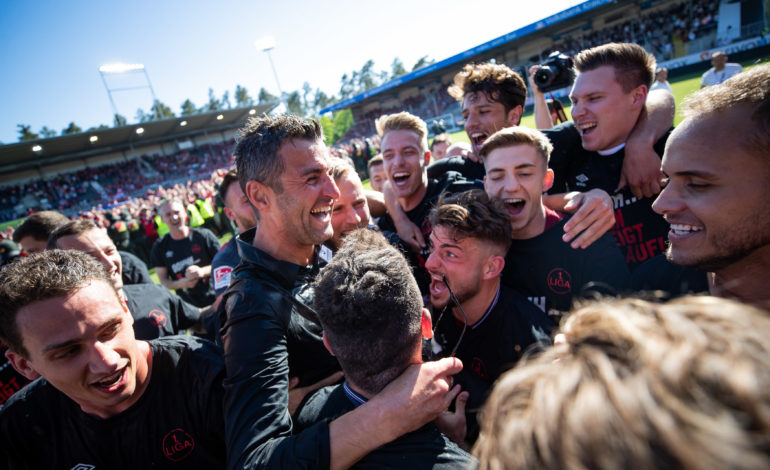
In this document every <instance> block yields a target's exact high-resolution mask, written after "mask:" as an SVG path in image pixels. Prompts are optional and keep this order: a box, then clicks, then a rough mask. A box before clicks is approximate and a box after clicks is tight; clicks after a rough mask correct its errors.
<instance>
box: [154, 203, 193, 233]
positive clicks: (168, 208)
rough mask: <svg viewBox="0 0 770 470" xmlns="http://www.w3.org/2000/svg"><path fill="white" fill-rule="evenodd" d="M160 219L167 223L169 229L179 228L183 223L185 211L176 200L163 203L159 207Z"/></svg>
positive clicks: (185, 217) (185, 215)
mask: <svg viewBox="0 0 770 470" xmlns="http://www.w3.org/2000/svg"><path fill="white" fill-rule="evenodd" d="M159 214H160V219H161V220H162V221H163V223H164V224H166V225H168V227H169V229H171V230H175V231H177V230H180V229H181V228H182V226H184V225H185V220H186V219H187V212H186V211H185V208H184V206H182V204H181V203H180V202H178V201H174V202H170V203H168V204H163V205H162V206H161V207H160V208H159Z"/></svg>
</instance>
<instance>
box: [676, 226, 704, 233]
mask: <svg viewBox="0 0 770 470" xmlns="http://www.w3.org/2000/svg"><path fill="white" fill-rule="evenodd" d="M701 230H703V227H696V226H693V225H686V224H671V231H672V232H674V233H676V234H685V233H690V232H700V231H701Z"/></svg>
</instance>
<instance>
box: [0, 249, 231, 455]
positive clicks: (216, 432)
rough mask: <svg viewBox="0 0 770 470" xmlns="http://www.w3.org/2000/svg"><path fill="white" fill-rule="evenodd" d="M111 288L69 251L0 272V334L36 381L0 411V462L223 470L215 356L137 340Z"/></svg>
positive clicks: (88, 260) (92, 265)
mask: <svg viewBox="0 0 770 470" xmlns="http://www.w3.org/2000/svg"><path fill="white" fill-rule="evenodd" d="M105 237H106V235H105ZM112 282H113V281H112V280H111V279H110V277H109V276H108V275H107V273H106V272H105V271H104V269H103V268H102V267H101V266H100V265H99V264H98V263H97V262H96V261H95V260H94V259H92V257H91V256H89V255H87V254H85V253H81V252H79V251H76V250H47V251H44V252H42V253H38V254H35V255H32V256H30V257H28V258H24V259H22V260H20V261H18V262H16V263H14V264H13V265H11V266H9V267H7V268H5V269H4V270H3V275H2V277H0V338H2V341H3V342H4V343H6V344H7V345H8V347H9V351H8V353H7V356H8V358H9V359H10V361H11V363H12V364H13V367H14V368H15V369H17V370H18V371H19V372H21V373H22V374H24V375H25V376H26V377H27V378H29V379H31V380H34V379H37V380H35V381H34V382H32V383H31V384H30V385H28V386H27V387H26V388H24V389H22V390H21V391H19V392H17V393H16V394H15V395H14V396H13V397H11V399H10V400H9V401H8V402H6V404H5V405H4V407H3V408H2V410H0V466H2V467H3V468H13V469H30V470H32V469H40V468H160V469H163V468H165V469H172V468H180V467H183V468H190V469H195V468H200V469H210V468H224V465H225V443H224V422H223V417H222V407H221V404H222V397H223V390H222V379H223V377H224V365H223V363H222V356H221V354H222V352H221V350H220V349H219V348H217V347H216V346H214V345H213V344H212V343H210V342H208V341H205V340H201V339H197V338H192V337H189V336H187V337H185V336H174V337H165V338H158V339H154V340H151V341H137V340H136V338H135V337H134V331H133V329H132V328H131V325H132V323H133V319H132V317H131V314H130V312H129V311H128V309H127V308H126V306H125V304H123V303H122V302H121V300H120V298H119V297H118V294H117V291H116V290H115V288H114V286H113V284H112Z"/></svg>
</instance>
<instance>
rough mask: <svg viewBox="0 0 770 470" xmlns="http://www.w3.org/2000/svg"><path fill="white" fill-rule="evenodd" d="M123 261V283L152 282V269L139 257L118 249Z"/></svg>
mask: <svg viewBox="0 0 770 470" xmlns="http://www.w3.org/2000/svg"><path fill="white" fill-rule="evenodd" d="M118 253H120V259H121V260H122V262H123V273H122V277H123V284H152V278H151V277H150V271H148V270H147V265H146V264H144V261H142V260H141V259H139V257H137V256H135V255H133V254H131V253H129V252H127V251H118Z"/></svg>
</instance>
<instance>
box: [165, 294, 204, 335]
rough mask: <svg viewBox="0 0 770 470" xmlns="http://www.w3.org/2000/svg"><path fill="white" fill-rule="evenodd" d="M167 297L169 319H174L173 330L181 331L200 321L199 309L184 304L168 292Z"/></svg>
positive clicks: (180, 299)
mask: <svg viewBox="0 0 770 470" xmlns="http://www.w3.org/2000/svg"><path fill="white" fill-rule="evenodd" d="M166 290H168V289H166ZM169 295H170V298H169V309H170V311H171V317H172V318H173V319H174V324H175V325H174V326H175V330H176V331H182V330H186V329H187V328H191V327H193V326H196V325H197V324H198V323H199V322H200V319H201V311H200V309H199V308H198V307H196V306H195V305H192V304H189V303H187V302H185V301H184V300H182V298H181V297H179V296H178V295H175V294H172V293H171V292H170V291H169Z"/></svg>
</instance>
